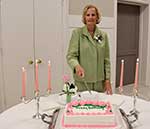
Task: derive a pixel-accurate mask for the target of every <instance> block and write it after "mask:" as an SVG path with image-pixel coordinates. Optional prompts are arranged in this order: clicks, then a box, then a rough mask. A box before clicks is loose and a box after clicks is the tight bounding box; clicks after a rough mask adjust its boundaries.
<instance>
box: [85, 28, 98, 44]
mask: <svg viewBox="0 0 150 129" xmlns="http://www.w3.org/2000/svg"><path fill="white" fill-rule="evenodd" d="M82 34H83V36H86V37H87V38H88V39H89V41H90V42H91V43H92V44H93V45H94V46H96V44H95V43H94V40H93V39H92V37H91V35H90V33H89V32H88V30H87V26H84V27H83V28H82Z"/></svg>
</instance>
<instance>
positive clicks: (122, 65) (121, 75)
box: [119, 60, 124, 92]
mask: <svg viewBox="0 0 150 129" xmlns="http://www.w3.org/2000/svg"><path fill="white" fill-rule="evenodd" d="M123 73H124V60H121V71H120V85H119V88H120V90H121V91H120V92H122V91H123Z"/></svg>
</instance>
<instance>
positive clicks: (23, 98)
mask: <svg viewBox="0 0 150 129" xmlns="http://www.w3.org/2000/svg"><path fill="white" fill-rule="evenodd" d="M31 100H32V99H28V100H27V99H26V96H22V97H21V101H22V102H23V103H24V104H27V103H29V102H31Z"/></svg>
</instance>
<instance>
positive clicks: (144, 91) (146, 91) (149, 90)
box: [115, 84, 150, 101]
mask: <svg viewBox="0 0 150 129" xmlns="http://www.w3.org/2000/svg"><path fill="white" fill-rule="evenodd" d="M115 93H117V94H119V88H116V91H115ZM123 94H124V95H128V96H132V95H133V85H132V84H131V85H126V86H123ZM138 97H139V98H141V99H144V100H147V101H150V87H146V86H138Z"/></svg>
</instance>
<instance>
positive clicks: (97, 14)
mask: <svg viewBox="0 0 150 129" xmlns="http://www.w3.org/2000/svg"><path fill="white" fill-rule="evenodd" d="M89 8H95V11H96V16H97V21H96V24H98V23H100V20H101V14H100V13H99V10H98V8H97V7H96V6H94V5H87V6H85V7H84V9H83V14H82V22H83V23H84V24H86V20H85V15H86V13H87V11H88V9H89Z"/></svg>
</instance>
